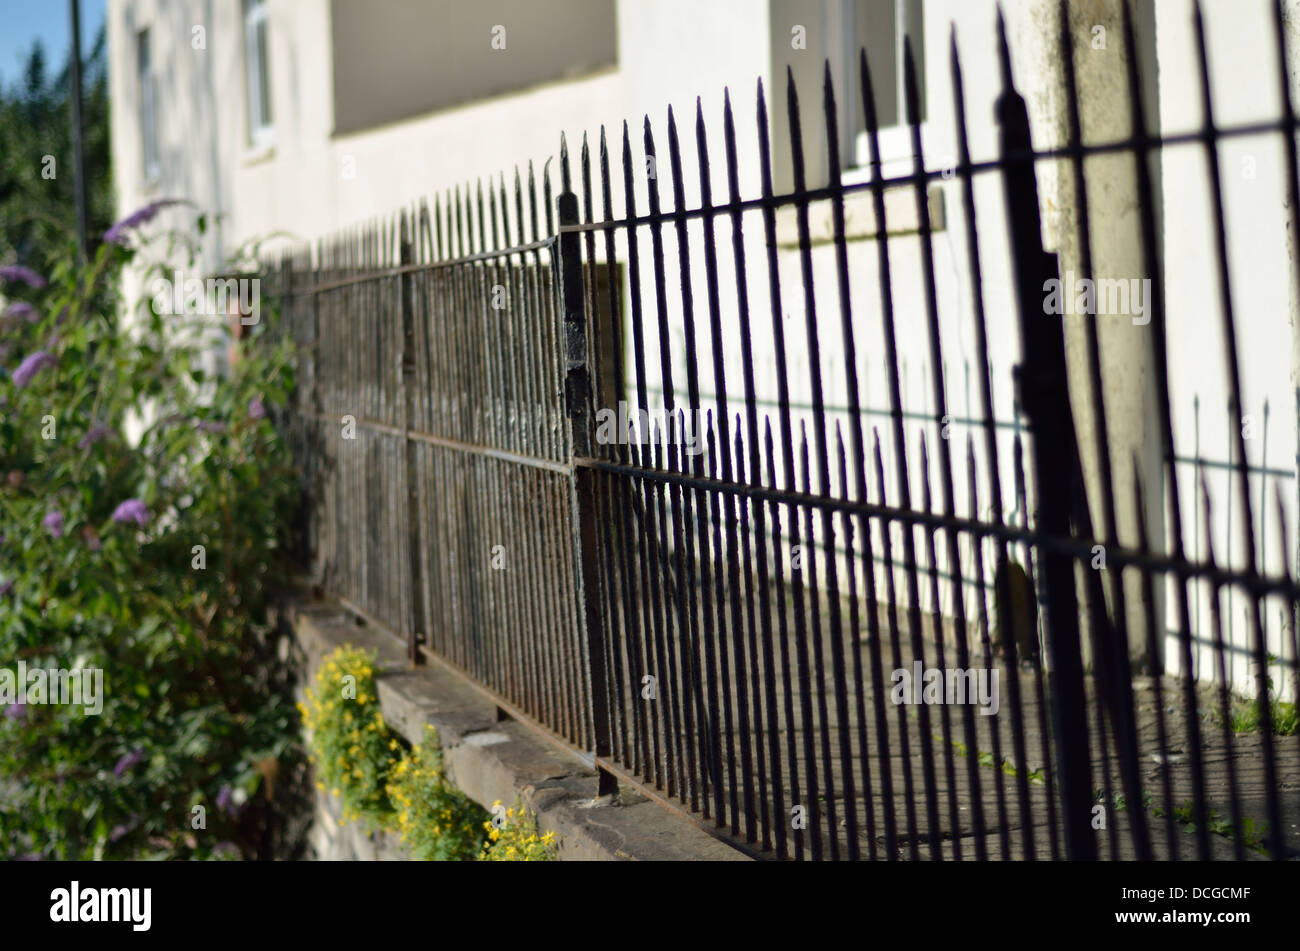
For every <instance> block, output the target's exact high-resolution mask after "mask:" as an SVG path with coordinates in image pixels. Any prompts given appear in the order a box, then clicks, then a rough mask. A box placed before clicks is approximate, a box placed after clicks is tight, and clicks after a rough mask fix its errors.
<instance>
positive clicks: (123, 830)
mask: <svg viewBox="0 0 1300 951" xmlns="http://www.w3.org/2000/svg"><path fill="white" fill-rule="evenodd" d="M130 831H131V828H130V826H128V825H127V824H126V823H125V822H123V823H122V824H121V825H116V826H113V831H112V832H110V833H109V834H108V841H109V842H116V841H117V840H118V839H120V838H122V836H124V835H126V834H127V833H128V832H130Z"/></svg>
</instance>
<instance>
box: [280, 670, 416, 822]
mask: <svg viewBox="0 0 1300 951" xmlns="http://www.w3.org/2000/svg"><path fill="white" fill-rule="evenodd" d="M298 709H299V712H300V713H301V714H302V721H303V726H305V727H306V728H307V729H308V730H309V731H310V732H311V757H312V765H313V766H314V767H315V770H316V783H317V788H319V789H328V790H329V791H330V793H332V794H333V795H335V796H338V797H339V798H340V799H341V800H342V801H343V818H344V820H345V821H348V822H351V821H354V820H357V819H364V820H365V821H366V824H367V825H368V826H369V827H370V828H371V829H375V830H378V829H382V828H384V827H385V826H386V825H387V824H388V823H389V821H390V820H391V818H392V813H393V806H392V803H391V802H390V801H389V798H388V790H387V782H388V774H389V772H390V770H391V769H392V767H393V764H394V763H395V762H396V760H397V751H398V749H399V748H400V745H401V744H399V743H398V741H397V738H396V737H394V736H393V735H392V734H391V733H389V731H388V727H387V726H386V725H385V723H384V715H383V714H382V713H380V712H379V699H378V692H377V691H376V689H375V658H374V656H373V655H372V654H369V653H367V652H366V651H363V650H360V649H358V648H355V647H352V646H351V645H344V646H343V647H340V648H338V649H337V650H335V651H333V652H331V653H330V654H329V655H328V656H327V657H326V658H325V659H324V661H323V662H322V663H321V666H320V670H318V671H317V672H316V683H315V686H314V687H308V688H307V690H306V703H303V704H299V708H298Z"/></svg>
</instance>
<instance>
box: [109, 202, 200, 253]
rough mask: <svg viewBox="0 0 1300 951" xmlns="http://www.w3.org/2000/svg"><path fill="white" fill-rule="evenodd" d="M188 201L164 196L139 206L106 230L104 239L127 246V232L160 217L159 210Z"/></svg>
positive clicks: (110, 242)
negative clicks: (141, 206)
mask: <svg viewBox="0 0 1300 951" xmlns="http://www.w3.org/2000/svg"><path fill="white" fill-rule="evenodd" d="M184 204H188V202H186V201H184V200H183V199H180V198H162V199H159V200H158V201H151V202H149V204H147V205H145V206H144V207H143V208H138V209H136V210H135V211H133V212H131V214H129V215H127V216H126V217H125V218H123V219H122V220H121V221H119V222H117V223H116V224H114V225H113V227H111V228H109V229H108V230H107V231H105V232H104V241H105V242H107V243H108V244H120V245H122V246H123V247H125V246H126V233H127V232H128V231H130V230H132V229H133V228H139V227H141V226H143V225H147V224H148V223H149V222H151V221H153V220H154V219H155V218H156V217H158V212H160V211H162V210H163V209H164V208H167V207H168V206H170V205H184Z"/></svg>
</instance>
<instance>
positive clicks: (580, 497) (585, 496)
mask: <svg viewBox="0 0 1300 951" xmlns="http://www.w3.org/2000/svg"><path fill="white" fill-rule="evenodd" d="M559 206H560V227H561V228H564V227H565V226H572V225H576V224H578V196H577V195H575V194H574V193H573V192H571V191H564V192H562V193H561V194H560V197H559ZM558 244H559V251H560V268H559V277H560V293H561V295H562V296H561V303H562V305H563V307H564V398H565V407H566V411H567V414H568V417H569V421H570V423H571V424H572V429H573V443H572V445H573V456H574V459H580V458H584V457H589V456H591V454H592V441H591V412H590V393H591V373H590V370H589V368H588V367H587V321H586V312H585V311H586V308H585V306H584V295H583V290H582V242H581V239H580V238H579V234H578V232H577V231H562V232H561V234H560V238H559V242H558ZM598 490H599V487H598V485H597V475H596V471H595V470H594V469H591V468H588V467H586V466H581V465H574V466H573V492H574V494H573V506H574V508H573V512H574V517H575V519H576V522H577V524H576V526H575V528H576V531H575V541H576V544H577V550H576V551H575V553H574V555H575V561H576V565H575V568H576V569H577V574H578V578H579V583H580V585H581V588H582V606H583V618H584V622H585V623H584V624H583V627H584V628H585V635H586V645H585V646H586V651H587V675H588V677H589V678H590V687H591V694H590V695H591V723H592V737H593V740H594V743H593V746H594V747H595V748H594V750H593V752H594V753H595V755H596V776H597V787H596V795H597V796H609V795H613V794H614V793H617V792H618V780H617V778H616V777H615V776H614V775H613V774H612V773H609V772H607V771H606V770H604V769H602V768H601V765H600V761H601V760H608V758H609V757H610V755H611V743H610V726H609V681H608V678H607V677H606V670H605V668H606V663H605V638H604V631H603V629H602V624H601V616H600V580H599V571H600V568H599V563H598V556H597V552H598V550H599V543H598V534H597V532H598V529H597V526H596V519H597V518H598V517H599V514H598V513H599V509H598V506H597V504H596V492H597V491H598Z"/></svg>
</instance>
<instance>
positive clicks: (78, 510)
mask: <svg viewBox="0 0 1300 951" xmlns="http://www.w3.org/2000/svg"><path fill="white" fill-rule="evenodd" d="M161 207H162V206H161V205H160V204H155V205H154V206H150V207H149V208H146V209H143V210H142V211H141V212H138V213H137V214H136V215H133V216H132V217H131V218H130V219H127V220H125V221H124V222H122V223H119V225H117V226H115V227H114V229H113V231H112V232H111V234H110V235H108V236H106V238H108V240H106V241H105V243H103V244H101V245H100V246H99V247H98V249H97V251H96V253H95V255H94V258H93V260H92V261H91V262H90V263H89V264H88V265H85V266H81V267H79V266H77V265H75V264H74V263H73V262H74V261H75V257H74V256H73V254H72V252H71V251H69V254H68V255H67V257H66V259H65V260H64V262H63V263H60V264H58V265H57V266H55V267H54V268H53V269H52V272H51V273H50V274H49V275H48V282H47V281H46V280H45V276H41V275H34V274H31V273H28V272H25V271H24V270H22V269H16V268H13V267H9V268H0V294H3V295H5V297H6V299H7V300H8V302H9V306H8V307H7V308H6V309H5V317H4V318H3V319H2V320H0V324H2V325H3V326H2V329H0V367H3V370H0V667H8V668H9V669H15V668H16V665H17V662H18V661H20V660H21V661H23V662H24V663H26V664H27V665H29V666H30V665H33V664H38V663H39V664H40V665H42V666H47V667H60V668H65V669H70V668H99V669H102V670H103V678H104V683H103V693H104V698H103V709H102V713H101V714H100V715H98V716H95V715H87V713H86V711H85V710H84V709H83V707H80V706H68V705H48V704H37V703H28V704H27V705H26V706H21V705H18V704H16V703H14V702H10V703H9V704H8V705H7V706H5V705H4V704H0V707H5V709H4V715H3V716H0V856H6V855H7V856H9V857H22V856H31V857H40V858H68V859H86V858H130V857H169V858H205V857H216V858H229V857H236V856H250V855H252V854H255V852H256V850H257V848H258V844H259V842H260V841H261V839H262V831H263V824H264V821H265V817H264V815H263V813H264V811H265V810H266V808H267V806H266V800H267V799H268V798H269V795H270V794H271V793H272V792H273V788H274V784H275V780H276V777H277V775H280V776H283V775H284V771H283V769H282V767H283V766H285V765H286V764H287V763H288V762H289V761H290V760H291V759H292V756H293V746H294V739H295V737H296V733H297V731H296V723H295V718H294V715H293V706H292V702H291V699H290V694H289V693H288V691H287V684H286V682H285V681H284V680H283V672H282V670H280V669H278V668H277V665H276V663H275V660H276V658H275V653H274V648H273V644H272V643H270V640H269V638H268V637H267V634H268V610H267V608H268V596H269V594H270V592H272V591H274V590H275V589H276V587H277V586H278V585H279V584H281V583H282V582H283V581H284V580H285V570H286V569H285V565H284V562H283V558H282V551H281V549H282V542H283V539H284V538H285V537H286V529H287V526H288V524H289V522H290V519H291V516H292V512H293V507H294V505H295V489H296V485H297V479H296V477H295V476H294V475H293V472H292V470H291V468H290V461H289V458H288V454H287V451H286V449H285V447H284V446H283V445H282V443H281V441H280V439H279V438H278V437H277V434H276V431H275V429H274V428H273V427H272V425H271V421H270V419H268V418H267V408H268V407H274V406H275V405H277V404H282V403H283V401H284V400H285V398H286V396H287V394H288V392H289V390H290V388H291V386H292V383H293V380H292V374H291V351H290V348H289V344H288V342H287V341H284V342H281V343H280V344H278V345H275V346H271V345H270V344H268V343H267V341H268V340H269V339H270V337H269V336H268V335H265V334H258V335H257V336H255V337H253V338H251V340H250V341H246V342H244V343H242V344H241V346H243V347H244V348H245V352H244V354H243V359H242V360H240V361H239V362H237V363H236V364H235V365H234V367H233V369H232V371H231V373H230V375H229V376H228V377H223V378H219V379H214V378H211V377H209V376H208V375H205V374H204V372H203V371H202V370H201V369H200V367H199V363H200V359H199V357H200V351H199V348H198V347H197V346H195V345H182V344H180V343H178V342H177V335H178V331H180V330H182V329H184V328H185V327H187V326H193V323H192V322H190V321H187V319H186V318H183V317H163V316H160V315H159V314H157V313H154V312H153V311H152V310H151V309H149V308H142V309H140V310H139V311H138V312H137V313H138V316H137V317H136V318H135V319H133V320H130V321H126V322H123V321H121V320H119V319H118V318H117V317H116V316H115V315H116V312H117V310H118V307H117V305H116V296H115V295H116V293H117V292H116V288H117V285H118V280H119V275H120V271H121V269H122V267H123V266H124V265H126V264H127V263H128V262H133V261H134V263H135V264H136V265H137V266H138V267H141V268H143V267H144V261H143V259H144V257H145V256H146V255H145V253H144V252H143V251H142V250H141V249H140V247H139V233H140V230H139V229H140V228H141V227H142V226H144V225H145V224H147V223H148V222H149V221H150V220H151V219H152V218H153V217H154V216H155V215H156V214H157V213H158V211H159V210H160V208H161ZM203 223H204V219H202V218H200V219H199V227H200V229H202V226H203ZM171 246H172V247H173V248H174V247H181V248H184V246H185V245H184V244H183V243H182V244H180V245H177V244H176V243H175V242H172V243H171ZM147 247H148V246H146V248H147ZM173 263H174V262H170V261H169V262H167V265H166V266H170V265H171V264H173ZM189 263H191V264H192V258H191V259H190V261H189ZM163 267H164V265H163V263H162V262H158V263H157V264H155V265H154V267H153V268H152V269H150V270H146V271H145V286H146V287H149V286H150V284H149V278H150V276H151V274H156V273H161V270H162V268H163ZM15 304H21V305H22V306H15ZM271 316H272V315H270V314H268V313H267V308H263V310H262V318H263V321H264V323H265V321H266V320H267V319H269V318H271ZM259 329H261V328H259ZM131 420H138V421H139V423H138V426H137V427H135V429H134V430H133V428H132V427H131V426H130V425H129V421H131ZM135 430H139V431H138V433H137V432H136V431H135ZM196 807H202V808H201V809H198V808H196Z"/></svg>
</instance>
